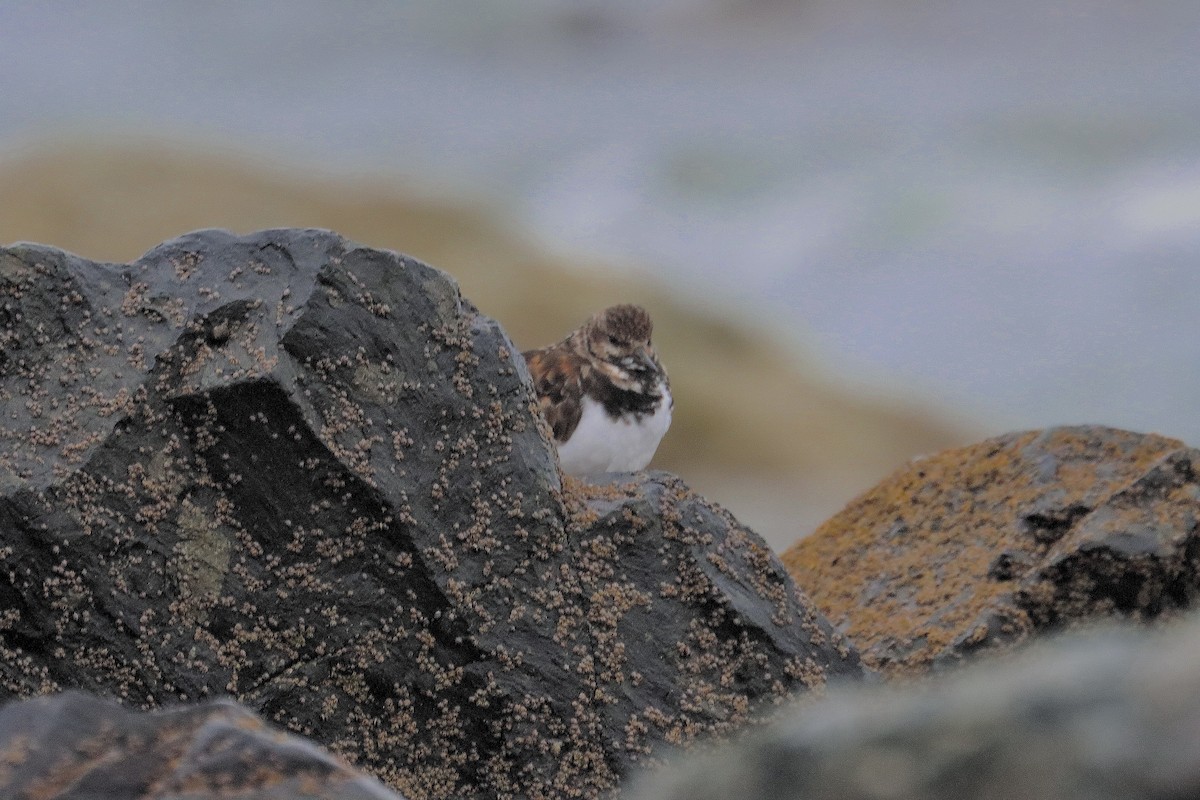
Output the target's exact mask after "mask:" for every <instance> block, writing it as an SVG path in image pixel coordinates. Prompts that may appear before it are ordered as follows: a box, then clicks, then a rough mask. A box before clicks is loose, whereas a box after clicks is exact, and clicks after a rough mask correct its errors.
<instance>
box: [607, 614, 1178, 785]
mask: <svg viewBox="0 0 1200 800" xmlns="http://www.w3.org/2000/svg"><path fill="white" fill-rule="evenodd" d="M1197 730H1200V618H1196V617H1191V618H1190V619H1188V620H1187V621H1185V622H1176V623H1174V624H1173V625H1171V626H1166V627H1165V628H1163V629H1160V630H1149V629H1140V630H1136V629H1133V628H1132V627H1130V628H1126V629H1122V630H1117V629H1111V630H1105V631H1103V632H1093V633H1092V634H1091V635H1084V634H1082V633H1080V632H1075V633H1073V634H1072V635H1070V636H1068V637H1066V638H1061V639H1058V640H1053V641H1046V642H1040V643H1039V644H1037V645H1036V646H1034V647H1031V648H1029V649H1028V650H1027V651H1025V652H1022V653H1020V654H1018V655H1015V656H1014V655H1009V656H1006V657H997V658H994V659H990V660H988V661H987V662H981V663H979V664H976V665H973V666H971V667H969V668H966V669H963V670H961V671H958V672H954V673H945V674H941V675H938V676H937V677H936V678H933V679H929V680H926V681H924V682H922V683H921V684H919V685H917V686H908V687H906V688H903V689H898V688H891V689H881V688H863V689H860V690H858V691H855V690H853V689H847V688H842V689H834V690H832V691H831V692H830V694H829V696H827V697H826V698H824V699H822V700H819V701H815V702H812V703H801V704H800V705H799V706H798V707H797V708H795V709H793V710H791V711H789V712H787V715H786V716H785V717H782V718H781V719H780V720H779V721H778V722H777V723H775V724H773V725H772V726H771V727H770V728H768V729H764V730H759V731H756V732H755V733H754V734H753V735H751V736H748V737H746V739H745V740H743V741H741V742H739V743H738V744H737V745H735V746H725V747H722V748H720V749H718V750H717V751H716V752H713V753H708V754H706V755H705V757H704V758H702V759H699V758H697V759H693V760H691V761H690V762H688V763H685V764H681V765H679V766H677V767H674V768H672V769H671V770H668V771H664V772H662V773H661V774H658V775H654V776H650V777H647V778H644V779H643V780H642V782H641V784H640V786H639V787H638V788H637V789H636V790H634V791H631V792H630V793H629V795H630V797H631V800H793V799H794V800H800V799H801V798H804V800H880V799H881V798H889V800H963V798H971V799H972V800H1018V798H1019V799H1020V800H1162V799H1163V798H1187V797H1200V736H1197V735H1196V731H1197Z"/></svg>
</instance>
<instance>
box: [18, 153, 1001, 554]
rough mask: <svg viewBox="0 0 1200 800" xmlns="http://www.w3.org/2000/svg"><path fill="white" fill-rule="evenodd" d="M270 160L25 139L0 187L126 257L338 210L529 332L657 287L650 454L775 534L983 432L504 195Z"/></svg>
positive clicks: (362, 232)
mask: <svg viewBox="0 0 1200 800" xmlns="http://www.w3.org/2000/svg"><path fill="white" fill-rule="evenodd" d="M271 164H272V166H270V167H262V166H260V165H259V164H258V163H257V161H256V160H255V159H253V158H252V157H251V156H249V155H244V156H233V155H229V154H224V155H221V154H215V153H213V152H208V151H204V150H202V149H198V148H190V147H183V146H177V147H172V146H168V145H166V144H164V143H162V142H161V141H156V142H150V141H143V142H136V141H134V142H130V141H126V142H122V143H117V142H109V143H106V144H91V145H85V144H81V143H78V142H75V143H60V144H58V145H53V144H52V145H48V146H45V147H41V148H35V149H29V148H25V149H23V150H22V151H20V152H19V153H18V154H16V155H9V156H8V157H6V158H3V159H0V185H3V186H6V187H12V189H10V190H9V191H6V192H4V193H3V195H2V196H0V242H4V243H11V242H14V241H18V240H25V241H37V242H41V243H44V244H49V245H53V246H55V247H61V248H63V249H66V250H71V251H74V252H77V253H80V254H81V255H84V256H86V257H88V258H94V259H105V260H110V261H115V262H123V261H128V260H132V259H134V258H136V257H137V256H138V255H140V254H141V253H143V252H145V251H146V250H148V249H149V248H151V247H153V246H155V245H156V244H158V243H159V242H161V241H163V240H165V239H170V238H172V237H174V236H177V235H179V234H182V233H185V232H187V231H190V230H195V229H198V228H208V227H218V228H229V229H231V230H234V231H237V232H248V231H251V230H256V229H261V228H272V227H320V228H329V229H332V230H335V231H337V232H339V233H341V234H343V235H345V236H347V237H349V238H351V239H354V240H356V241H360V242H363V243H364V244H369V245H371V246H375V247H386V248H391V249H395V250H398V251H401V252H405V253H408V254H410V255H412V256H414V257H416V258H419V259H421V260H423V261H425V262H427V263H429V264H431V265H433V266H436V267H438V268H440V269H443V270H445V271H447V272H449V273H450V274H451V275H453V276H454V277H455V278H456V279H457V280H458V281H459V283H460V284H461V286H462V289H463V293H464V294H465V295H466V297H468V298H469V299H470V300H471V301H472V302H474V303H475V304H476V305H477V306H478V307H479V308H480V309H481V310H482V311H483V312H484V313H487V314H489V315H490V316H492V317H494V318H496V319H498V320H499V321H500V322H501V323H502V324H503V325H504V327H505V329H506V330H507V331H508V332H509V335H510V336H512V337H513V339H514V340H515V342H516V343H517V344H518V346H520V347H522V348H526V347H532V346H535V345H538V344H543V343H547V342H550V341H554V340H556V339H558V338H560V337H561V336H562V335H563V334H564V333H566V332H567V331H568V330H570V329H571V328H573V327H574V326H575V325H576V324H577V323H578V322H579V321H580V320H582V319H584V318H586V316H587V315H588V314H590V313H591V312H592V311H594V310H595V309H597V308H600V307H602V306H604V305H607V304H610V303H613V302H619V301H629V300H632V301H637V302H641V303H644V304H645V305H647V306H648V307H649V308H650V309H651V310H652V312H653V314H654V317H655V320H656V335H655V340H656V345H657V347H658V349H659V351H660V352H661V353H662V355H663V358H664V361H665V363H666V364H667V366H668V368H669V370H670V372H671V378H672V383H673V387H674V390H675V395H676V397H677V406H676V416H675V422H674V426H673V428H672V430H671V431H670V433H669V434H668V436H667V437H666V439H665V440H664V442H663V445H662V448H661V449H660V451H659V454H658V456H657V457H656V458H655V461H654V463H653V464H652V466H653V467H657V468H662V469H667V470H670V471H673V472H676V473H678V474H679V475H681V476H682V477H683V478H684V479H685V480H687V481H688V482H689V483H690V484H691V485H693V486H694V487H695V488H696V489H698V490H699V491H701V492H703V493H704V494H706V495H707V496H709V497H710V498H712V499H713V500H715V501H717V502H720V503H722V504H724V505H725V506H726V507H728V508H729V509H730V510H731V511H733V512H734V514H735V515H736V516H737V517H738V518H739V519H741V520H742V521H743V522H745V523H746V524H748V525H750V526H751V527H753V528H755V529H756V530H758V531H759V532H760V533H762V534H763V535H764V536H765V537H766V538H767V539H768V541H769V542H770V543H771V544H772V546H774V547H775V548H776V549H783V548H785V547H786V546H787V545H789V544H790V543H791V542H792V541H793V540H794V539H795V538H797V537H798V536H800V535H803V534H806V533H807V532H809V531H810V530H812V529H813V528H814V527H815V526H816V525H817V524H819V523H820V522H821V521H823V520H824V519H825V518H827V517H828V516H830V515H831V514H833V513H834V512H836V511H837V510H838V509H839V508H840V507H841V506H842V505H843V504H844V503H845V502H847V501H848V500H850V499H851V498H852V497H853V496H854V495H856V494H857V493H858V492H860V491H863V490H865V489H867V488H868V487H870V486H871V485H872V484H874V483H875V482H876V481H877V480H879V479H880V478H882V477H883V476H884V475H886V474H887V473H888V472H890V471H891V470H893V469H895V468H896V467H898V466H900V465H902V464H903V463H904V462H905V461H906V460H908V459H909V458H911V457H913V456H916V455H919V454H924V453H929V452H932V451H935V450H940V449H943V448H945V447H949V446H952V445H955V444H961V443H963V442H965V441H969V440H970V439H971V438H972V437H973V436H977V435H978V431H970V430H966V429H963V428H962V427H961V426H959V425H956V424H955V423H953V422H949V421H943V420H941V419H939V418H938V417H937V415H936V411H934V410H932V409H924V408H920V407H916V406H913V405H905V404H902V403H899V402H897V401H895V400H894V399H887V398H878V399H876V398H872V397H869V396H865V395H864V393H863V392H862V390H861V389H854V388H851V387H850V385H849V384H845V385H839V382H838V377H837V376H835V375H828V374H825V371H824V370H823V369H822V368H820V367H818V366H817V365H816V362H815V360H814V359H811V358H808V357H807V356H806V355H805V354H804V353H801V352H797V351H796V350H795V349H794V348H790V347H788V346H786V345H785V344H783V343H780V342H774V341H770V340H769V338H767V337H764V336H763V335H762V334H761V333H759V332H755V331H753V330H750V329H748V328H747V327H746V326H744V325H739V324H738V323H737V322H736V320H734V319H730V318H719V317H717V316H715V315H712V314H707V313H702V312H698V311H696V310H695V309H694V308H692V307H690V306H688V305H687V304H685V303H683V302H680V301H679V299H678V298H677V297H675V296H674V295H673V293H672V291H671V288H670V286H665V285H657V284H654V283H653V282H651V281H649V280H647V279H645V278H644V277H639V276H637V275H634V274H631V273H630V272H628V271H613V270H603V269H588V268H587V265H580V264H578V263H568V262H567V261H566V260H564V259H563V258H562V256H561V254H557V253H555V254H551V253H548V252H547V251H545V250H544V249H542V248H539V247H537V246H536V245H535V244H533V242H532V240H531V238H530V237H528V236H526V235H524V234H523V233H522V232H521V231H519V230H514V229H513V226H512V225H511V223H508V222H507V221H505V220H504V219H503V214H502V213H496V212H493V211H491V210H489V209H486V208H483V207H481V206H479V205H474V204H472V203H470V202H466V201H462V202H458V201H453V200H449V199H446V198H445V197H440V198H434V197H432V196H430V195H427V194H425V193H422V192H420V191H417V192H413V191H410V190H408V189H406V187H405V186H403V185H400V184H399V182H398V183H397V185H394V186H393V185H388V184H385V183H384V182H382V181H379V180H373V181H366V182H361V181H352V180H346V181H340V180H334V179H330V178H328V177H318V178H312V177H309V175H310V173H309V172H308V171H307V170H305V169H304V168H303V167H302V166H301V165H295V166H294V167H293V168H292V169H290V170H285V169H282V168H280V167H279V166H278V162H277V161H275V162H271ZM593 266H595V265H593ZM581 267H582V268H581Z"/></svg>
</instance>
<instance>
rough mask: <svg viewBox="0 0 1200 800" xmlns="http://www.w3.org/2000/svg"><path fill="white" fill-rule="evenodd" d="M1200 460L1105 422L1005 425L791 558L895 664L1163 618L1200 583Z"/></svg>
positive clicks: (931, 463) (874, 495)
mask: <svg viewBox="0 0 1200 800" xmlns="http://www.w3.org/2000/svg"><path fill="white" fill-rule="evenodd" d="M1198 459H1200V451H1197V450H1194V449H1191V448H1188V447H1185V446H1184V445H1183V444H1181V443H1180V442H1177V441H1174V440H1172V439H1166V438H1163V437H1161V436H1154V435H1142V434H1136V433H1130V432H1126V431H1119V430H1113V429H1108V428H1100V427H1074V428H1053V429H1048V430H1044V431H1032V432H1026V433H1015V434H1009V435H1006V436H1001V437H998V438H995V439H989V440H987V441H984V442H981V443H979V444H976V445H972V446H970V447H966V448H962V449H959V450H950V451H947V452H944V453H941V454H939V455H937V456H934V457H931V458H927V459H923V460H919V461H915V462H913V463H912V464H910V465H909V466H908V467H907V468H905V469H903V470H901V471H899V472H897V473H896V474H895V475H893V476H892V477H891V478H889V479H888V480H886V481H884V482H883V483H881V484H880V485H878V486H876V487H875V488H874V489H872V490H871V491H869V492H867V493H866V494H864V495H862V496H861V497H859V498H858V499H857V500H855V501H854V502H853V503H851V504H850V505H849V506H847V508H846V509H845V510H844V511H842V512H841V513H840V514H838V515H837V516H835V517H833V518H832V519H830V520H829V521H828V522H826V523H825V524H824V525H823V526H822V527H821V528H820V529H819V530H818V531H817V532H816V533H814V534H813V535H812V536H811V537H810V538H808V539H805V540H802V541H800V542H797V543H796V544H795V545H794V546H793V547H792V548H791V549H790V550H789V551H788V552H787V553H785V554H784V557H783V558H784V561H785V563H786V564H787V566H788V568H789V569H790V570H791V572H792V574H793V575H794V576H795V578H796V581H797V583H798V584H799V585H800V586H801V587H802V588H803V589H804V590H805V591H806V592H808V593H809V594H810V596H811V597H812V598H813V600H814V601H815V602H816V603H817V605H818V606H820V607H821V609H822V610H823V611H824V612H825V613H826V615H828V616H829V618H830V619H832V620H833V621H834V622H835V624H837V625H838V626H840V627H841V628H842V629H843V630H844V631H845V632H846V633H847V635H848V636H849V637H850V639H851V640H852V641H853V642H854V643H855V644H856V645H857V646H858V647H859V648H860V651H861V652H862V655H863V659H864V661H866V662H867V663H868V664H870V665H872V666H875V667H878V668H880V669H883V670H885V671H886V670H891V671H906V670H921V669H925V668H927V667H928V666H929V665H930V664H934V665H937V664H941V663H945V662H948V661H954V660H957V659H958V658H960V657H961V656H963V655H964V654H967V653H970V652H972V651H974V650H978V649H980V648H985V647H989V646H994V645H997V644H1002V643H1007V642H1015V641H1019V640H1021V639H1024V638H1025V637H1027V636H1028V635H1029V634H1030V633H1032V632H1035V631H1041V630H1046V629H1049V628H1055V627H1061V626H1064V625H1069V624H1072V623H1075V622H1079V621H1085V620H1095V619H1098V618H1104V617H1109V616H1132V617H1137V618H1142V619H1150V618H1157V617H1159V616H1160V615H1163V614H1166V613H1170V612H1174V611H1177V610H1178V609H1181V608H1185V607H1187V606H1188V605H1189V604H1190V603H1191V602H1192V601H1193V599H1194V598H1195V596H1196V594H1197V591H1198V588H1200V578H1198V577H1197V575H1198V572H1197V567H1198V566H1200V530H1198V527H1197V526H1198V524H1200V482H1198V479H1197V465H1198Z"/></svg>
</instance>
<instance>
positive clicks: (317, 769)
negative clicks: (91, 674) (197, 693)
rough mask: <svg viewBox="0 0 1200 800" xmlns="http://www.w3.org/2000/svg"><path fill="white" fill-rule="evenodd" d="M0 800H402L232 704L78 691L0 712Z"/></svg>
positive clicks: (11, 705)
mask: <svg viewBox="0 0 1200 800" xmlns="http://www.w3.org/2000/svg"><path fill="white" fill-rule="evenodd" d="M0 797H6V798H34V797H36V798H42V799H43V800H57V798H63V800H66V798H103V800H180V798H188V800H326V798H334V797H336V798H338V800H403V798H401V797H400V796H399V795H397V794H395V793H393V792H391V791H389V790H388V789H387V788H385V787H384V786H383V784H381V783H379V782H378V781H377V780H375V779H374V778H370V777H367V776H365V775H363V774H362V773H360V772H356V771H355V770H353V769H352V768H350V767H349V766H347V765H346V763H345V762H344V761H342V760H341V759H338V758H335V757H333V756H331V755H330V754H329V753H327V752H325V751H323V750H322V749H320V748H319V747H314V746H313V745H312V744H311V743H309V742H306V741H305V740H303V739H300V738H298V737H295V736H287V735H284V734H282V733H281V732H280V731H278V730H273V729H272V728H270V727H269V726H267V725H265V724H263V721H262V720H261V719H259V718H258V717H257V716H255V715H254V714H252V713H250V712H249V711H247V710H246V709H245V708H242V707H241V706H239V705H237V704H236V703H232V702H229V701H220V700H217V701H210V702H207V703H203V704H200V705H194V706H186V707H184V706H181V707H177V708H171V709H164V710H159V711H153V712H149V713H139V712H133V711H129V710H128V709H125V708H122V707H121V706H120V705H118V704H117V703H115V702H113V701H111V700H101V699H99V698H96V697H93V696H91V695H88V694H84V693H83V692H66V693H63V694H58V695H54V696H53V697H38V698H35V699H33V700H23V701H13V702H10V703H8V704H6V705H5V706H4V707H2V708H0Z"/></svg>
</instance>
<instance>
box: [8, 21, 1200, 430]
mask: <svg viewBox="0 0 1200 800" xmlns="http://www.w3.org/2000/svg"><path fill="white" fill-rule="evenodd" d="M91 131H98V132H104V133H120V132H137V131H150V132H154V133H164V132H165V133H178V134H183V135H187V136H192V137H196V136H199V137H201V138H204V139H208V140H211V141H217V142H231V143H235V144H237V145H239V146H242V147H245V148H249V149H252V150H253V149H258V150H261V151H263V152H264V153H270V154H272V155H273V156H282V157H284V158H290V159H292V162H293V163H297V164H304V163H309V164H312V165H313V169H314V170H315V171H320V172H321V173H323V174H328V173H330V172H334V173H336V172H338V171H343V170H344V171H354V172H360V173H361V172H380V173H384V174H394V175H397V176H415V177H418V178H420V179H421V180H422V181H424V182H426V183H432V184H444V185H447V186H450V187H457V188H466V189H469V190H470V191H472V192H475V193H478V194H482V195H484V196H486V197H489V198H491V199H492V200H493V201H494V202H496V203H497V204H499V205H503V207H504V208H505V209H506V212H507V213H509V214H511V215H513V217H514V218H515V219H517V220H518V221H519V222H520V223H521V224H524V225H528V226H529V227H530V228H531V229H532V230H534V231H535V232H536V233H537V234H538V235H540V236H542V237H544V238H545V239H547V240H548V241H550V242H552V243H554V244H556V245H560V246H562V247H564V248H567V249H574V250H578V251H582V252H586V253H590V254H600V255H605V256H612V257H614V258H615V259H616V260H619V261H626V262H634V263H638V264H641V265H644V266H647V267H652V268H654V269H655V270H656V271H657V273H658V276H659V277H660V279H661V280H663V281H664V282H666V283H668V284H672V285H678V286H679V287H681V290H682V291H684V292H686V293H687V294H688V296H689V297H692V298H693V299H696V300H698V301H700V302H709V303H724V302H728V303H731V304H733V305H735V306H736V308H737V309H738V310H739V311H740V313H743V314H746V313H760V314H761V316H762V318H763V319H766V320H769V321H770V323H771V324H776V325H782V326H784V327H785V328H786V329H787V330H788V331H789V332H790V333H791V334H792V335H793V336H795V337H796V338H797V340H798V341H803V342H805V343H808V344H810V345H813V346H815V347H816V348H817V349H818V352H819V353H820V354H821V355H822V357H823V358H824V359H825V361H826V362H828V363H829V364H831V365H834V366H835V367H839V368H844V369H846V370H847V371H848V372H849V373H850V374H852V375H856V376H859V377H860V378H863V379H864V384H863V385H864V386H867V387H871V388H872V390H878V389H879V387H881V386H887V385H894V386H898V387H903V389H904V390H906V391H908V390H916V391H918V392H923V393H925V394H927V395H928V396H930V397H933V398H935V399H937V400H940V401H941V402H944V403H945V404H946V405H947V406H950V407H954V408H959V409H965V410H969V411H972V412H975V413H978V414H980V415H981V417H982V418H983V419H984V420H986V421H987V424H988V425H989V426H990V427H992V428H994V429H995V430H1001V429H1006V428H1012V427H1034V426H1042V425H1047V424H1053V423H1057V422H1084V421H1088V422H1103V423H1108V424H1113V425H1119V426H1123V427H1129V428H1134V429H1139V430H1158V431H1162V432H1165V433H1169V434H1172V435H1176V436H1180V437H1183V438H1185V439H1187V440H1189V441H1190V442H1192V443H1195V444H1200V415H1197V414H1196V413H1195V412H1194V410H1195V409H1196V408H1197V407H1200V314H1198V313H1197V308H1198V307H1200V3H1198V2H1195V0H1164V1H1163V2H1142V3H1134V2H1117V0H1066V1H1065V2H1054V0H1039V1H1037V2H1035V1H1034V0H1009V2H1003V3H997V2H995V0H959V2H952V1H951V0H940V1H939V0H908V1H907V2H895V0H812V1H811V2H807V3H788V2H784V1H783V0H740V2H739V0H660V2H658V3H654V2H650V3H635V2H632V0H629V1H628V2H626V1H625V0H621V1H619V2H618V1H616V0H610V1H609V2H593V1H591V0H574V1H572V0H509V2H503V3H487V2H481V0H457V1H455V0H441V1H440V2H422V3H399V2H366V1H365V0H364V1H361V2H348V3H340V2H339V3H335V2H317V1H316V0H288V2H283V0H270V1H269V2H242V3H232V2H214V3H193V2H184V1H183V0H164V1H163V2H157V3H150V2H131V1H129V0H112V1H110V2H104V3H84V2H74V3H71V2H62V3H33V2H2V3H0V145H3V144H4V143H12V142H18V143H21V142H30V141H36V140H37V139H39V138H40V137H43V136H47V135H58V134H62V133H74V134H76V135H79V134H83V135H87V134H88V133H89V132H91ZM17 190H18V189H17V188H16V187H0V191H17Z"/></svg>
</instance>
